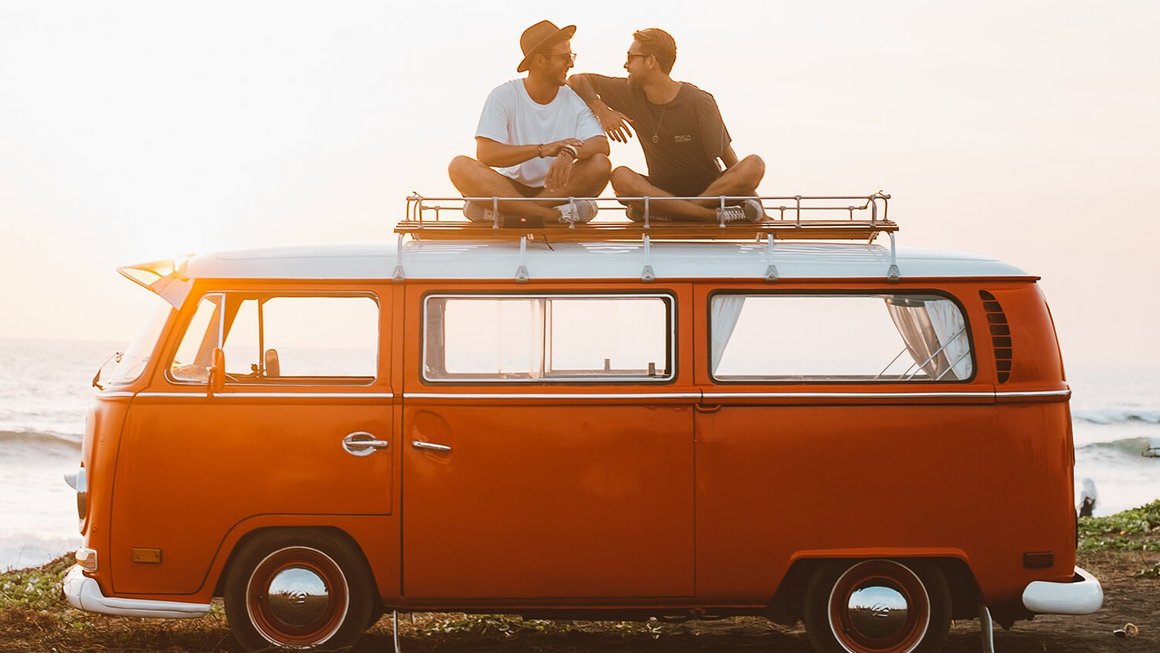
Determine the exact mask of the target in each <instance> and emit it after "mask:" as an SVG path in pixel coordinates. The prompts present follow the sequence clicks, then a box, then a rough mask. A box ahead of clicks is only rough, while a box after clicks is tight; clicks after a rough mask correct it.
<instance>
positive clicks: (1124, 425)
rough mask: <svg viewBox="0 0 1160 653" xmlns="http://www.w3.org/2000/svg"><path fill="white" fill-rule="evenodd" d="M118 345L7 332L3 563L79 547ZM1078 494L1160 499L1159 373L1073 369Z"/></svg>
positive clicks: (1113, 506) (1, 406)
mask: <svg viewBox="0 0 1160 653" xmlns="http://www.w3.org/2000/svg"><path fill="white" fill-rule="evenodd" d="M122 347H123V345H121V344H119V343H98V342H69V341H49V340H4V339H0V490H2V491H0V569H8V568H21V567H29V566H34V565H39V564H42V563H44V562H47V561H48V560H51V559H53V558H55V557H57V556H59V555H61V554H63V553H66V552H69V551H71V550H72V549H75V548H76V547H77V546H78V545H79V543H80V536H79V534H78V532H77V514H76V494H75V493H74V492H73V490H72V489H71V488H70V487H68V486H67V485H66V484H65V482H64V479H63V477H64V475H65V474H68V473H71V472H74V471H76V468H77V465H78V462H79V460H80V440H81V435H82V433H83V432H84V418H85V411H86V409H87V407H88V405H89V402H90V401H91V400H92V395H93V393H94V392H95V389H94V388H92V387H91V385H90V381H91V379H92V377H93V374H94V373H95V372H96V370H97V368H99V367H100V366H101V364H102V363H104V362H105V361H106V360H107V359H108V358H109V356H110V355H112V354H113V352H114V351H117V350H118V349H121V348H122ZM1068 377H1069V382H1070V383H1071V387H1072V390H1073V392H1074V394H1073V397H1072V404H1071V406H1072V420H1073V427H1074V428H1073V430H1074V434H1075V448H1076V463H1075V467H1076V468H1075V478H1076V496H1077V497H1079V496H1080V492H1081V490H1082V483H1083V480H1084V479H1091V480H1092V481H1093V482H1094V485H1095V488H1096V491H1097V494H1098V499H1097V503H1096V509H1095V514H1096V515H1104V514H1111V513H1114V512H1118V511H1120V510H1123V509H1125V508H1132V507H1136V506H1139V505H1142V504H1145V503H1148V502H1149V501H1153V500H1155V499H1157V498H1160V457H1146V456H1144V455H1142V454H1143V453H1144V452H1145V451H1146V450H1149V448H1154V449H1153V452H1154V453H1155V454H1156V455H1158V456H1160V370H1156V369H1108V368H1086V369H1085V368H1071V367H1069V369H1068Z"/></svg>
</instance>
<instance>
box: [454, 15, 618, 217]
mask: <svg viewBox="0 0 1160 653" xmlns="http://www.w3.org/2000/svg"><path fill="white" fill-rule="evenodd" d="M575 32H576V26H575V25H568V26H567V27H563V28H560V27H556V26H555V25H553V24H552V23H551V22H549V21H546V20H544V21H540V22H538V23H536V24H535V25H532V26H531V27H529V28H528V29H526V30H524V33H523V35H522V36H521V37H520V49H521V50H523V53H524V59H523V61H521V62H520V65H519V66H518V67H517V68H516V72H521V73H522V72H525V71H526V72H527V73H528V74H527V77H525V78H523V79H514V80H512V81H510V82H506V83H504V84H501V85H500V86H498V87H496V88H495V90H493V91H492V92H491V94H490V95H488V97H487V102H485V103H484V105H483V113H482V115H481V116H480V118H479V127H477V128H476V130H475V141H476V147H475V153H476V154H475V155H476V158H475V159H472V158H471V157H467V156H457V157H455V159H453V160H452V161H451V165H450V166H449V167H448V174H449V175H450V176H451V183H453V184H455V187H456V188H458V189H459V192H461V193H463V195H464V196H466V197H500V198H503V197H525V198H537V199H536V200H535V201H523V202H504V201H502V200H501V201H500V202H499V204H498V208H499V211H500V212H501V213H502V214H503V215H504V216H515V217H523V218H532V219H540V220H543V221H545V222H551V221H556V222H564V223H577V222H587V221H589V220H591V219H592V218H593V217H594V216H595V215H596V211H597V208H596V203H595V202H593V201H591V200H575V201H569V200H568V199H567V198H569V197H595V196H597V195H599V194H600V193H601V192H602V191H603V190H604V187H605V186H606V185H607V184H608V175H609V172H610V170H611V165H610V164H609V162H608V139H607V138H605V136H604V130H603V128H602V127H601V126H600V122H599V121H598V120H597V119H596V116H595V115H593V113H592V111H591V110H590V109H589V108H588V105H586V104H585V103H584V101H583V100H581V99H580V97H579V96H577V95H576V93H575V92H573V91H572V89H571V88H569V87H568V85H567V78H568V71H569V70H570V69H571V68H572V65H573V63H574V61H575V59H576V55H575V54H574V53H573V52H572V47H571V41H570V39H571V38H572V34H574V33H575ZM493 168H494V169H493ZM463 213H464V215H466V216H467V217H468V218H469V219H471V220H475V221H480V222H492V221H493V220H495V219H496V216H495V215H494V214H493V212H492V205H491V204H490V203H488V202H471V201H469V202H467V203H466V205H465V207H464V210H463Z"/></svg>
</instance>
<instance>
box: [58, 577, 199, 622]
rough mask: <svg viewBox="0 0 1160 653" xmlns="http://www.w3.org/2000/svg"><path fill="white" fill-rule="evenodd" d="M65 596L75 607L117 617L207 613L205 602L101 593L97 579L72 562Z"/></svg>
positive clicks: (182, 615)
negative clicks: (120, 596) (157, 599)
mask: <svg viewBox="0 0 1160 653" xmlns="http://www.w3.org/2000/svg"><path fill="white" fill-rule="evenodd" d="M63 590H64V596H65V598H67V599H68V602H69V604H71V605H72V606H73V607H74V608H77V609H78V610H85V611H87V612H98V613H100V614H111V615H116V616H118V617H161V618H166V619H190V618H193V617H201V616H204V615H207V614H209V608H210V606H209V604H208V603H181V602H178V601H151V600H147V599H118V598H112V597H107V596H105V595H104V594H102V593H101V586H100V585H98V584H97V581H96V580H94V579H92V578H89V577H88V576H85V574H84V571H83V570H82V569H81V568H80V565H73V567H72V568H71V569H69V570H68V573H67V574H65V577H64V584H63Z"/></svg>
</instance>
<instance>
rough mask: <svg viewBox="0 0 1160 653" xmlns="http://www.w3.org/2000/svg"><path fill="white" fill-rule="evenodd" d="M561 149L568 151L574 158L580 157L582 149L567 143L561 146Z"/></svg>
mask: <svg viewBox="0 0 1160 653" xmlns="http://www.w3.org/2000/svg"><path fill="white" fill-rule="evenodd" d="M560 151H561V152H567V153H568V154H570V155H572V159H573V160H575V159H579V158H580V151H579V150H577V149H576V146H575V145H565V146H564V147H562V148H560Z"/></svg>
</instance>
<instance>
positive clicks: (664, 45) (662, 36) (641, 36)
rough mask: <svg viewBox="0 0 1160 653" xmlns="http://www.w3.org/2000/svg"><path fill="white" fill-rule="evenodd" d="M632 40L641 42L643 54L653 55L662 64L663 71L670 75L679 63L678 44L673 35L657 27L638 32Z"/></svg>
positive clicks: (634, 33) (633, 34)
mask: <svg viewBox="0 0 1160 653" xmlns="http://www.w3.org/2000/svg"><path fill="white" fill-rule="evenodd" d="M632 38H633V39H634V40H636V41H639V42H640V50H641V54H651V55H652V56H653V57H655V58H656V60H657V63H658V64H660V66H661V70H663V71H664V72H665V74H666V75H667V74H669V73H670V72H672V70H673V64H674V63H676V62H677V42H676V41H675V40H673V35H672V34H669V33H668V32H666V31H664V30H663V29H659V28H656V27H649V28H647V29H642V30H637V31H635V32H633V33H632Z"/></svg>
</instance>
